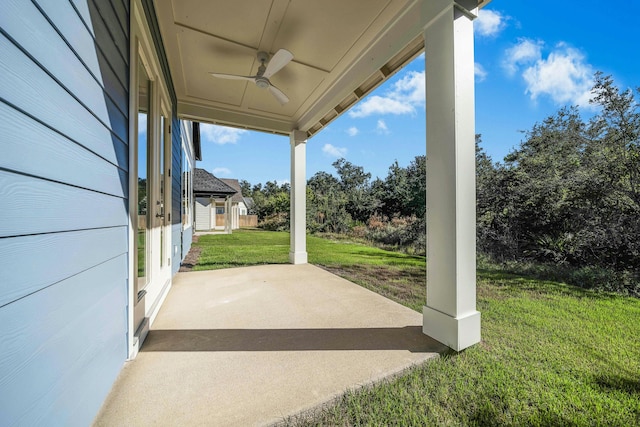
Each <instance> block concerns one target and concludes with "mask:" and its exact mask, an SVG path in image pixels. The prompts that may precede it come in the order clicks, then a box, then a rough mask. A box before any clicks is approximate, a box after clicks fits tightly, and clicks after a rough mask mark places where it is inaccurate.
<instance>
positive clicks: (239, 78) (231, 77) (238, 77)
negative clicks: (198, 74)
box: [209, 73, 256, 82]
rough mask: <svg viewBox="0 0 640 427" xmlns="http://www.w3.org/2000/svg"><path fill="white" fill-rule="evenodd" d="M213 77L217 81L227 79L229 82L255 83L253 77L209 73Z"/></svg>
mask: <svg viewBox="0 0 640 427" xmlns="http://www.w3.org/2000/svg"><path fill="white" fill-rule="evenodd" d="M209 74H211V75H212V76H213V77H217V78H219V79H229V80H245V81H249V82H253V81H255V78H256V77H255V76H238V75H235V74H220V73H209Z"/></svg>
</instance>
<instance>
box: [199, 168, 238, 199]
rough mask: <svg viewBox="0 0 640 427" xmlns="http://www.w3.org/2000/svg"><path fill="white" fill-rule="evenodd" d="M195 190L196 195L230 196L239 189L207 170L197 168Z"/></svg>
mask: <svg viewBox="0 0 640 427" xmlns="http://www.w3.org/2000/svg"><path fill="white" fill-rule="evenodd" d="M193 192H194V193H195V194H196V195H204V196H211V197H215V196H229V195H231V194H236V192H237V191H236V190H235V189H234V188H232V187H230V186H229V185H227V184H225V183H224V182H223V181H222V180H220V179H218V178H216V177H215V176H213V174H211V173H209V172H207V171H206V170H204V169H200V168H195V169H194V170H193Z"/></svg>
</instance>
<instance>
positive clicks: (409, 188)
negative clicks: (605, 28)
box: [242, 73, 640, 295]
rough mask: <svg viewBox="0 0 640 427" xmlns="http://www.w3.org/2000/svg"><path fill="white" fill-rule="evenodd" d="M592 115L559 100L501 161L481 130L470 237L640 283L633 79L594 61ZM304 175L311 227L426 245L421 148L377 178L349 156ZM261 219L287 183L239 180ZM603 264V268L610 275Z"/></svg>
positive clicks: (283, 196)
mask: <svg viewBox="0 0 640 427" xmlns="http://www.w3.org/2000/svg"><path fill="white" fill-rule="evenodd" d="M594 82H595V83H594V87H593V90H592V99H591V103H592V106H593V109H594V113H593V115H592V116H591V117H590V118H589V119H588V120H587V119H583V117H582V115H581V114H580V111H579V110H578V108H577V107H565V108H561V109H559V110H558V111H557V112H556V113H555V114H553V115H551V116H549V117H547V118H546V119H544V120H543V121H542V122H540V123H536V124H534V125H533V127H532V128H531V129H530V130H528V131H526V132H524V134H523V140H522V141H521V142H520V143H519V145H517V147H516V148H515V149H513V150H512V151H511V152H510V153H509V154H508V155H507V156H506V157H505V158H504V159H503V161H501V162H494V161H493V159H491V158H490V157H489V156H488V155H487V154H486V152H485V151H484V150H483V148H482V141H481V138H480V136H479V135H478V136H477V137H476V185H477V247H478V252H479V253H481V254H483V255H484V256H486V257H488V258H489V259H491V260H493V261H498V262H503V263H504V262H534V263H539V264H545V265H552V266H557V267H563V268H564V267H566V268H572V269H574V270H575V269H578V270H580V271H583V272H585V271H587V272H591V273H589V274H592V273H593V272H594V271H598V272H599V274H600V276H601V278H602V280H605V279H606V280H607V281H611V276H615V277H614V279H615V280H614V281H615V282H617V283H618V284H619V283H622V284H623V285H621V286H623V287H624V288H625V289H626V290H627V291H630V292H631V293H634V294H636V295H640V283H639V282H640V107H639V105H638V100H637V99H636V96H637V94H638V93H640V88H639V89H636V90H635V91H634V90H631V89H626V90H621V89H619V88H618V87H617V86H616V85H615V84H614V81H613V79H612V78H611V77H610V76H605V75H603V74H602V73H596V75H595V78H594ZM333 167H334V168H335V175H334V174H330V173H327V172H318V173H316V174H315V175H314V176H312V177H311V178H310V179H309V180H308V183H307V184H308V185H307V226H308V229H309V231H310V232H324V233H340V234H352V235H355V236H357V237H362V238H366V239H369V240H371V241H373V242H376V243H379V244H382V245H386V246H393V247H396V248H401V249H404V250H407V251H409V252H412V253H416V254H421V253H424V250H425V230H426V224H425V212H426V200H425V194H426V159H425V156H416V157H415V158H414V160H413V161H411V163H410V164H409V165H408V166H406V167H401V166H400V165H399V164H398V163H397V162H395V163H394V164H392V165H391V166H390V167H389V171H388V174H387V176H386V178H384V179H379V178H376V179H374V180H372V179H371V174H370V173H368V172H365V170H364V169H363V168H362V167H361V166H357V165H354V164H352V163H350V162H349V161H347V160H345V159H339V160H337V161H336V162H334V163H333ZM242 185H243V193H244V194H245V195H247V194H248V195H251V196H252V197H253V199H254V201H255V207H254V209H255V213H256V214H257V215H258V217H259V220H260V223H261V225H262V226H263V227H265V228H269V229H282V230H286V229H288V214H289V190H290V188H289V185H288V184H283V185H278V184H276V183H275V182H267V183H266V184H265V185H261V184H258V185H254V186H251V185H250V184H249V183H247V182H246V181H245V182H243V183H242ZM605 276H606V277H605Z"/></svg>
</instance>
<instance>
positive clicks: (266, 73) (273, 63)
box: [209, 49, 293, 105]
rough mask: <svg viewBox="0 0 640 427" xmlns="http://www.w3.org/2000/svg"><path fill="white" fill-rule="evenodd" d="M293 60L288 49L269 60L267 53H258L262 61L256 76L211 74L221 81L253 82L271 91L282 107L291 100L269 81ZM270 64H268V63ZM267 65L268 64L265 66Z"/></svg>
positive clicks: (280, 51)
mask: <svg viewBox="0 0 640 427" xmlns="http://www.w3.org/2000/svg"><path fill="white" fill-rule="evenodd" d="M292 59H293V54H292V53H291V52H289V51H288V50H286V49H280V50H279V51H277V52H276V53H275V55H273V57H272V58H271V60H269V54H268V53H267V52H262V51H260V52H258V61H260V67H259V68H258V74H256V75H255V76H239V75H236V74H220V73H209V74H211V75H212V76H213V77H218V78H220V79H230V80H245V81H251V82H254V83H255V84H256V86H258V87H259V88H261V89H267V88H268V89H269V92H271V94H272V95H273V96H274V97H275V98H276V99H277V100H278V102H279V103H280V104H281V105H284V104H286V103H287V102H289V98H288V97H287V95H285V94H284V92H282V91H281V90H280V89H278V88H277V87H275V86H274V85H272V84H271V82H270V81H269V77H271V76H273V75H274V74H275V73H277V72H278V71H280V70H281V69H282V68H283V67H284V66H285V65H287V64H288V63H289V62H291V60H292ZM267 62H268V63H267ZM265 64H267V65H266V66H265Z"/></svg>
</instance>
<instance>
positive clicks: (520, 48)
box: [504, 39, 594, 108]
mask: <svg viewBox="0 0 640 427" xmlns="http://www.w3.org/2000/svg"><path fill="white" fill-rule="evenodd" d="M543 46H544V44H543V43H542V42H541V41H536V42H534V41H532V40H529V39H522V40H520V41H519V43H518V44H517V45H515V46H514V47H512V48H511V49H508V50H507V52H506V53H507V56H506V59H505V62H504V65H505V70H506V71H507V73H508V74H510V75H513V74H515V73H516V72H519V73H521V75H522V78H523V80H524V83H525V84H526V89H525V93H526V94H528V95H529V96H530V97H531V99H532V100H533V101H535V100H537V99H538V98H539V97H541V96H547V97H549V98H550V99H551V100H552V101H553V102H554V103H556V104H559V105H565V104H578V105H581V106H583V107H587V108H589V99H590V98H591V88H592V87H593V73H594V70H593V67H592V66H591V65H590V64H589V63H587V62H586V58H585V56H584V54H583V53H582V52H580V51H579V50H578V49H575V48H572V47H570V46H568V45H567V44H566V43H559V44H557V45H556V46H555V47H554V48H553V50H552V51H551V52H550V53H549V55H548V56H547V57H546V58H545V57H544V55H543V54H542V48H543Z"/></svg>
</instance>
